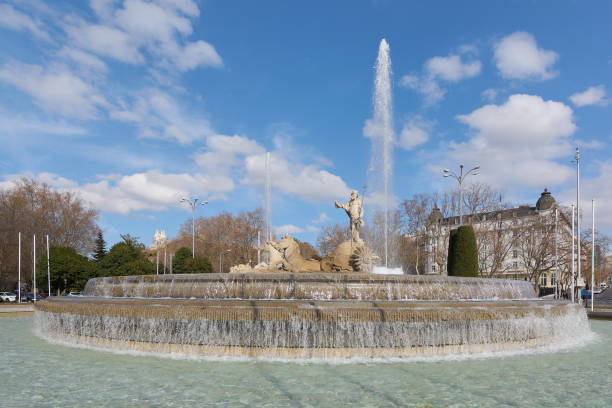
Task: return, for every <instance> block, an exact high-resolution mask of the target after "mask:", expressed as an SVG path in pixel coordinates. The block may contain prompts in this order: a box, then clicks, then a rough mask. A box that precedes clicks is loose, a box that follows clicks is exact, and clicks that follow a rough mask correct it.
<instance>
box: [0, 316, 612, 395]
mask: <svg viewBox="0 0 612 408" xmlns="http://www.w3.org/2000/svg"><path fill="white" fill-rule="evenodd" d="M591 325H592V329H593V330H594V331H595V332H596V333H597V335H598V339H597V340H596V341H595V342H592V343H590V344H588V345H586V346H584V347H581V348H577V349H572V350H569V351H564V352H558V353H538V354H531V355H518V356H506V357H496V358H481V359H460V358H459V359H456V358H455V359H453V360H450V359H449V360H443V361H435V362H405V363H386V364H341V365H334V364H323V363H317V364H295V363H277V362H235V361H234V362H222V361H189V360H172V359H168V358H156V357H146V356H134V355H120V354H113V353H110V352H99V351H92V350H87V349H77V348H71V347H64V346H60V345H54V344H50V343H47V342H45V341H44V340H41V339H39V338H37V337H35V336H33V335H32V334H31V329H32V318H12V319H8V318H3V319H0V350H1V353H0V368H1V372H0V391H1V395H0V407H15V406H24V405H27V406H32V407H76V406H78V407H186V406H191V407H202V406H215V407H251V406H269V407H327V406H329V407H341V406H360V407H361V406H364V407H394V406H402V407H612V322H610V321H591Z"/></svg>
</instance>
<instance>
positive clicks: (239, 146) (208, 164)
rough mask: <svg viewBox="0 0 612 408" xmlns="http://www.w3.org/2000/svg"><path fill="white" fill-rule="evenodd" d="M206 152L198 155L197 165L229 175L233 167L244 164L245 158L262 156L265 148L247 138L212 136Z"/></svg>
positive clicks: (208, 141)
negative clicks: (256, 155) (255, 155)
mask: <svg viewBox="0 0 612 408" xmlns="http://www.w3.org/2000/svg"><path fill="white" fill-rule="evenodd" d="M206 148H207V150H206V151H205V152H201V153H196V154H195V155H194V159H195V161H196V164H197V165H199V166H201V167H203V168H206V169H208V170H209V171H215V172H218V173H222V174H228V173H229V172H230V171H231V169H232V167H234V166H238V165H240V164H243V163H244V157H246V156H248V155H253V154H262V153H264V152H265V150H264V148H263V147H261V146H259V145H258V144H257V142H255V141H254V140H251V139H249V138H248V137H245V136H238V135H234V136H225V135H211V136H209V137H207V138H206Z"/></svg>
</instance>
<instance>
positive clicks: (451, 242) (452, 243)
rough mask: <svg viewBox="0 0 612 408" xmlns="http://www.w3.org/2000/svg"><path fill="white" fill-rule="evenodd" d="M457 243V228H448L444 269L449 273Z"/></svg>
mask: <svg viewBox="0 0 612 408" xmlns="http://www.w3.org/2000/svg"><path fill="white" fill-rule="evenodd" d="M456 243H457V229H456V228H455V229H453V230H450V233H449V237H448V256H447V257H446V271H447V272H448V274H449V275H452V274H451V272H450V271H451V268H452V265H454V262H455V247H456Z"/></svg>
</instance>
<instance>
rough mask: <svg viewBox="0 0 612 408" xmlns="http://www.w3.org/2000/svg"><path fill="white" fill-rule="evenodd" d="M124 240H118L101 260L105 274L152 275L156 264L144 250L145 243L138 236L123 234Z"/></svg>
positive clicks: (102, 271)
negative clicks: (139, 240) (150, 260)
mask: <svg viewBox="0 0 612 408" xmlns="http://www.w3.org/2000/svg"><path fill="white" fill-rule="evenodd" d="M121 238H123V242H118V243H116V244H115V245H113V247H112V248H111V249H110V251H108V253H107V254H106V255H105V256H104V258H103V259H102V261H101V262H100V267H101V273H102V274H103V275H104V276H125V275H151V274H154V273H155V265H154V264H153V263H152V262H149V260H148V259H147V257H146V255H145V252H144V245H143V244H141V243H140V242H138V238H137V237H132V236H130V235H129V234H128V235H121Z"/></svg>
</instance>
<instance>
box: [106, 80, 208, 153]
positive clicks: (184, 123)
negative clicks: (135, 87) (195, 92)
mask: <svg viewBox="0 0 612 408" xmlns="http://www.w3.org/2000/svg"><path fill="white" fill-rule="evenodd" d="M110 116H111V118H113V119H116V120H120V121H124V122H132V123H135V124H136V125H137V126H138V128H139V136H140V137H141V138H146V139H163V140H176V141H177V142H179V143H181V144H191V143H193V142H194V141H196V140H200V139H202V138H204V137H206V136H208V135H211V134H214V131H213V130H212V125H211V124H210V122H209V121H208V120H207V119H204V118H200V117H198V116H197V115H195V114H193V115H190V114H186V113H185V112H183V110H182V109H181V107H180V106H179V104H178V102H177V101H176V100H175V99H174V98H173V97H172V96H171V95H170V94H168V93H166V92H164V91H162V90H160V89H157V88H149V89H145V90H142V91H140V92H137V93H136V94H135V96H134V98H133V100H132V101H130V103H127V102H125V101H122V102H121V103H120V108H118V109H114V110H112V111H111V112H110Z"/></svg>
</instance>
